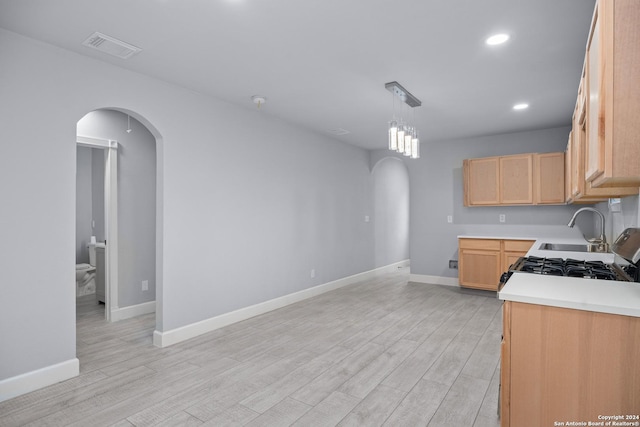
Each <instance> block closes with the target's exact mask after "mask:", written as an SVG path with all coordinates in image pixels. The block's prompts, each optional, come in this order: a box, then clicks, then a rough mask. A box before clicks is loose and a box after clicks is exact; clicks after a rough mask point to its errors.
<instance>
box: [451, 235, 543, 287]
mask: <svg viewBox="0 0 640 427" xmlns="http://www.w3.org/2000/svg"><path fill="white" fill-rule="evenodd" d="M533 242H534V241H533V240H503V239H465V238H460V239H458V281H459V282H460V286H462V287H464V288H473V289H482V290H485V291H497V290H498V285H499V283H500V276H501V275H502V273H504V272H505V271H507V270H508V268H509V266H510V265H511V264H513V263H514V262H516V261H517V260H518V258H520V257H521V256H524V255H525V254H526V253H527V252H528V251H529V249H530V248H531V245H532V244H533Z"/></svg>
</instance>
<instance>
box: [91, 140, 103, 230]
mask: <svg viewBox="0 0 640 427" xmlns="http://www.w3.org/2000/svg"><path fill="white" fill-rule="evenodd" d="M105 154H106V153H105V150H104V149H99V148H92V149H91V175H92V177H91V206H92V211H93V221H94V227H93V235H94V236H96V241H98V242H104V239H105V228H104V163H105Z"/></svg>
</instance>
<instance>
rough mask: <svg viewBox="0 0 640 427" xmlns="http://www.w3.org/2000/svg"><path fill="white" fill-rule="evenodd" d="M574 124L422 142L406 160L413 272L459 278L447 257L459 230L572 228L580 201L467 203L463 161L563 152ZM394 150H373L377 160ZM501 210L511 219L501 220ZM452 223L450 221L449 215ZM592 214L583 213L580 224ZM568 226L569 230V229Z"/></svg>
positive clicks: (453, 255)
mask: <svg viewBox="0 0 640 427" xmlns="http://www.w3.org/2000/svg"><path fill="white" fill-rule="evenodd" d="M568 134H569V127H562V128H556V129H545V130H538V131H530V132H520V133H513V134H505V135H494V136H485V137H476V138H468V139H458V140H451V141H438V142H423V143H422V146H421V158H420V159H415V160H408V159H404V158H403V161H404V162H405V163H406V164H407V166H408V168H409V176H410V180H411V215H410V216H411V226H410V230H411V232H410V235H411V237H410V242H411V243H410V251H411V272H412V273H415V274H424V275H432V276H444V277H457V273H458V272H457V270H451V269H449V268H448V260H450V259H457V258H458V254H457V236H458V235H463V234H464V235H473V234H479V235H486V234H494V235H505V236H523V237H526V236H535V235H540V234H549V233H551V234H553V235H555V234H556V233H564V232H570V231H571V230H568V228H567V227H566V226H565V225H566V224H567V222H568V221H569V219H570V218H571V215H572V214H573V212H574V211H575V210H576V209H578V207H579V206H507V207H472V208H471V207H464V206H463V186H462V161H463V160H464V159H466V158H474V157H488V156H496V155H508V154H519V153H531V152H540V153H544V152H554V151H564V150H565V148H566V144H567V138H568ZM389 155H393V154H390V153H389V151H388V150H379V151H376V152H374V153H373V154H372V162H375V161H377V159H379V158H382V157H385V156H389ZM499 214H506V216H507V221H506V223H504V224H500V223H499V221H498V215H499ZM448 215H452V216H453V223H451V224H449V223H447V216H448ZM592 221H593V219H592V218H588V217H585V218H584V219H583V218H581V222H580V223H579V224H578V225H579V226H580V227H585V225H586V227H592V224H593V222H592ZM565 229H566V230H565Z"/></svg>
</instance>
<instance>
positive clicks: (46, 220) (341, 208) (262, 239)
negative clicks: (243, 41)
mask: <svg viewBox="0 0 640 427" xmlns="http://www.w3.org/2000/svg"><path fill="white" fill-rule="evenodd" d="M0 57H2V58H3V61H2V67H0V82H1V83H0V91H1V96H0V117H2V120H3V125H2V126H0V141H3V142H2V144H3V148H4V150H5V155H3V156H0V194H1V195H2V197H3V201H2V202H3V206H10V207H11V209H4V210H3V211H2V216H1V217H0V235H1V236H2V239H0V259H1V260H2V268H0V283H3V284H7V283H10V284H11V286H0V342H2V345H1V346H0V380H2V379H6V378H10V377H13V376H16V375H19V374H23V373H26V372H30V371H33V370H36V369H40V368H44V367H48V366H51V365H54V364H57V363H60V362H63V361H67V360H70V359H73V358H75V357H76V351H75V350H76V345H75V339H76V337H75V309H74V307H75V292H74V288H73V286H70V285H69V284H70V283H73V281H74V264H75V237H74V235H75V197H76V196H75V183H76V180H75V170H76V141H75V140H76V123H77V122H78V120H80V119H81V118H82V117H83V116H84V115H85V114H87V113H88V112H90V111H94V110H96V109H100V108H120V109H123V110H127V111H132V112H135V114H134V116H135V117H136V118H138V119H139V120H140V121H141V122H142V123H143V124H144V125H145V126H146V127H147V128H148V129H150V130H151V132H152V133H153V134H154V136H156V137H157V140H158V145H157V155H158V163H157V166H158V181H157V185H158V194H157V204H158V207H159V209H158V212H157V215H158V216H157V221H158V222H157V224H158V229H159V230H160V231H159V233H158V234H157V236H158V247H157V253H158V258H157V260H156V261H157V262H156V265H157V271H158V272H160V274H157V275H156V282H157V283H156V284H157V295H156V299H157V307H158V309H157V312H156V313H157V328H158V330H160V331H165V330H168V329H173V328H177V327H180V326H184V325H187V324H190V323H193V322H196V321H200V320H204V319H207V318H210V317H214V316H217V315H219V314H223V313H226V312H229V311H232V310H235V309H238V308H241V307H246V306H248V305H251V304H256V303H259V302H263V301H265V300H268V299H271V298H275V297H278V296H283V295H286V294H289V293H291V292H295V291H299V290H302V289H306V288H309V287H311V286H314V285H317V284H320V283H325V282H328V281H331V280H335V279H338V278H342V277H345V276H349V275H353V274H356V273H360V272H363V271H368V270H371V269H372V268H373V266H374V262H373V259H374V256H373V227H372V223H371V222H369V223H366V222H365V221H364V216H365V215H372V213H371V212H372V206H373V203H372V200H371V194H372V188H371V187H372V184H371V181H372V177H371V174H370V169H369V153H368V152H367V151H365V150H362V149H359V148H355V147H351V146H346V145H344V144H342V143H340V142H337V141H335V140H333V139H331V138H329V137H327V136H324V135H319V134H314V133H310V132H308V131H305V130H303V129H301V128H298V127H296V126H292V125H290V124H288V123H286V122H284V121H281V120H277V119H274V118H272V117H270V116H269V115H268V106H267V107H266V108H264V109H261V110H257V109H256V108H255V105H253V104H252V103H251V102H250V99H249V96H250V95H251V94H246V95H247V107H246V108H242V107H237V106H233V105H230V104H226V103H224V102H221V101H218V100H215V99H212V98H210V97H206V96H203V95H200V94H197V93H194V92H192V91H188V90H184V89H181V88H178V87H175V86H172V85H170V84H167V83H164V82H159V81H157V80H154V79H152V78H149V77H145V76H142V75H140V74H137V73H133V72H130V71H127V70H124V69H122V68H119V67H115V66H111V65H108V64H106V63H104V62H100V61H97V60H93V59H90V58H86V57H82V56H80V55H77V54H74V53H71V52H68V51H65V50H62V49H58V48H55V47H53V46H50V45H47V44H45V43H41V42H36V41H34V40H31V39H28V38H25V37H22V36H19V35H17V34H15V33H11V32H8V31H5V30H0ZM42 64H47V66H46V67H42ZM61 103H63V104H64V108H60V106H61ZM229 141H235V142H236V143H235V144H234V145H233V147H230V146H229ZM34 152H37V153H38V155H37V156H34V155H33V153H34ZM42 177H46V179H43V178H42ZM16 182H18V183H20V185H19V186H17V185H15V184H14V183H16ZM43 213H46V214H43ZM35 244H37V245H39V246H40V247H48V248H55V250H51V251H48V252H47V256H46V257H42V259H41V260H40V261H39V267H38V268H39V271H40V273H41V274H42V275H43V277H46V278H45V279H43V280H40V281H38V280H36V281H34V280H33V278H32V277H27V275H25V274H24V272H25V271H30V270H31V269H32V267H33V260H32V259H31V258H29V257H25V256H24V254H25V253H32V252H33V247H34V245H35ZM311 269H315V270H316V277H315V278H311V277H310V270H311ZM15 325H20V327H19V328H16V327H15Z"/></svg>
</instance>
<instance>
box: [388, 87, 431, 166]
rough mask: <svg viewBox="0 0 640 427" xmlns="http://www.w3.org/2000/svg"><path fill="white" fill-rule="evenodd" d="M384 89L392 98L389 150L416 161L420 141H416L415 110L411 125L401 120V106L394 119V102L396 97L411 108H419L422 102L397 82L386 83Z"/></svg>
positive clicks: (418, 155) (418, 154)
mask: <svg viewBox="0 0 640 427" xmlns="http://www.w3.org/2000/svg"><path fill="white" fill-rule="evenodd" d="M384 87H385V89H387V90H388V91H389V92H391V94H392V96H393V118H392V119H391V121H390V122H389V150H391V151H396V152H398V153H399V154H402V155H404V156H407V157H410V158H412V159H417V158H419V157H420V140H419V139H418V129H417V128H416V127H415V110H414V114H413V121H412V123H411V125H410V124H409V123H408V122H405V121H404V120H403V118H402V110H403V105H402V104H401V105H400V118H399V119H396V102H395V101H396V97H398V98H400V100H401V101H402V103H403V104H407V105H408V106H409V107H411V108H415V107H419V106H421V105H422V102H420V100H419V99H418V98H416V97H415V96H413V95H412V94H411V93H409V91H408V90H406V89H405V88H403V87H402V86H401V85H400V84H399V83H398V82H389V83H386V84H385V85H384Z"/></svg>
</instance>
